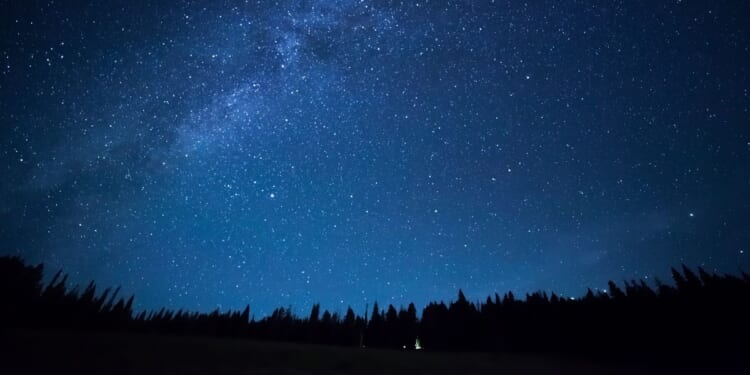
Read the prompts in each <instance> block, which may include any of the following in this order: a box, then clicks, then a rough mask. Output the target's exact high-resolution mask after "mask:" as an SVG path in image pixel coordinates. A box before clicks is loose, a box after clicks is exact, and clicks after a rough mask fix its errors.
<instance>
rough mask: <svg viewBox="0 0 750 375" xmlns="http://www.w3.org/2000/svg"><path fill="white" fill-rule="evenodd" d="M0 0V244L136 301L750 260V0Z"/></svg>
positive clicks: (324, 299)
mask: <svg viewBox="0 0 750 375" xmlns="http://www.w3.org/2000/svg"><path fill="white" fill-rule="evenodd" d="M78 3H79V2H66V1H58V2H52V1H49V2H44V1H38V2H26V1H0V4H1V5H2V9H4V11H3V12H2V13H3V15H2V16H1V17H2V18H1V20H2V34H0V35H2V46H1V47H0V59H1V60H2V61H0V90H1V91H0V110H1V111H2V112H1V113H0V124H1V126H2V127H1V128H0V135H1V136H2V137H1V138H0V145H1V146H2V151H1V153H0V168H2V172H0V173H1V175H2V178H1V179H0V222H1V223H2V226H1V227H0V245H1V246H2V247H1V248H0V252H2V253H3V254H15V255H20V256H22V257H24V258H25V259H27V260H28V261H31V262H44V263H45V264H46V265H47V266H48V267H49V269H50V270H57V269H59V268H62V269H64V270H65V271H67V272H69V273H71V280H73V282H78V283H84V282H87V281H88V280H91V279H94V280H97V282H98V283H99V284H100V285H121V286H122V287H123V290H124V291H126V292H127V293H135V295H136V301H137V304H138V307H139V308H147V309H152V308H157V307H160V306H167V307H171V308H189V309H196V310H202V311H205V310H209V309H214V308H216V307H220V308H222V309H228V308H240V307H243V306H244V305H245V304H247V303H249V304H250V305H251V307H252V309H253V311H254V312H255V314H256V315H258V316H262V315H264V314H267V313H268V312H270V311H271V309H272V308H273V307H276V306H287V305H292V306H293V308H295V311H298V312H301V313H304V311H305V310H306V309H307V308H308V307H309V305H310V304H312V303H313V302H320V303H321V304H322V305H323V306H325V307H326V308H329V309H332V310H338V311H340V312H343V311H345V309H346V307H347V306H349V305H351V306H352V307H354V308H355V309H356V310H357V311H360V312H361V311H362V310H364V306H365V304H367V303H370V304H372V302H373V301H376V300H377V301H378V302H380V303H381V304H387V303H393V304H394V305H397V306H398V305H399V304H407V303H409V302H411V301H414V302H416V303H417V304H418V305H423V304H424V303H426V302H427V301H429V300H433V299H450V298H454V296H455V295H456V292H457V290H458V288H463V290H464V292H465V293H466V294H467V296H469V297H470V298H472V299H480V298H484V297H485V296H486V295H487V294H489V293H494V292H496V291H497V292H500V293H503V292H505V291H507V290H513V291H515V292H516V293H525V292H531V291H535V290H538V289H543V290H554V291H556V292H558V293H562V294H564V295H580V294H583V293H584V292H585V290H586V289H585V288H587V287H591V288H592V289H593V288H603V287H605V286H606V281H607V280H609V279H614V280H616V281H621V280H623V279H647V281H651V280H653V279H654V277H659V276H660V277H662V279H665V280H667V279H668V271H669V267H670V266H677V265H680V264H681V263H685V264H687V265H689V266H703V267H706V268H707V269H710V270H716V271H719V272H736V271H737V270H738V268H740V267H744V268H745V269H748V266H750V258H749V257H748V253H747V252H748V250H750V234H748V233H750V220H748V217H750V200H748V198H747V192H748V191H750V167H749V166H750V128H749V127H748V125H749V124H750V121H749V120H750V111H749V110H750V97H749V96H748V95H749V94H748V91H749V90H750V79H749V77H748V68H747V66H748V61H750V41H749V37H748V36H750V30H748V26H747V23H746V20H747V16H748V15H750V12H749V10H750V9H749V8H748V5H746V4H744V2H726V3H725V2H693V1H669V2H667V1H664V2H658V3H654V2H650V1H644V2H639V1H627V2H624V3H621V2H603V3H597V4H594V3H591V2H580V3H577V2H573V1H566V2H557V1H549V2H541V1H540V2H530V3H527V4H523V3H522V2H518V1H499V0H498V1H431V2H430V1H425V2H404V3H400V2H392V1H369V0H361V1H360V0H358V1H346V0H340V1H314V0H310V1H276V2H271V1H258V2H247V1H246V2H240V1H236V2H227V1H208V0H206V1H184V2H179V1H153V0H151V1H137V2H133V1H96V2H93V1H92V2H91V3H92V4H89V5H86V6H82V5H80V4H78Z"/></svg>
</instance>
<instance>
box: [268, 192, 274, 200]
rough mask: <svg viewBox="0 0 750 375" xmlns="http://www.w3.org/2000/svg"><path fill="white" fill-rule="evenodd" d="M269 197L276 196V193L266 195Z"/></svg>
mask: <svg viewBox="0 0 750 375" xmlns="http://www.w3.org/2000/svg"><path fill="white" fill-rule="evenodd" d="M268 196H269V197H270V198H271V199H273V198H276V193H271V194H269V195H268Z"/></svg>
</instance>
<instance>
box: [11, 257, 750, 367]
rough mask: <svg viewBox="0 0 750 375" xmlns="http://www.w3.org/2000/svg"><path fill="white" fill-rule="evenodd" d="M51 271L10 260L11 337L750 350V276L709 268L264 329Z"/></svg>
mask: <svg viewBox="0 0 750 375" xmlns="http://www.w3.org/2000/svg"><path fill="white" fill-rule="evenodd" d="M43 277H44V267H43V265H41V264H40V265H37V266H30V265H27V264H25V263H24V261H23V260H22V259H20V258H18V257H10V256H5V257H0V301H2V308H0V321H1V322H2V325H3V329H5V330H8V329H31V330H58V331H59V330H63V331H71V330H72V331H85V332H130V333H159V334H168V335H199V336H218V337H231V338H251V339H256V340H273V341H287V342H297V343H315V344H328V345H342V346H354V347H356V346H363V347H376V348H393V349H401V350H403V349H409V350H413V349H415V344H416V343H418V344H419V346H421V347H422V348H424V349H426V350H430V351H486V352H535V353H552V354H560V355H574V356H585V357H591V356H595V357H596V358H598V359H601V358H604V359H618V360H633V359H634V358H637V359H638V360H644V361H669V362H674V361H680V362H683V363H686V362H690V363H705V364H711V365H713V364H715V363H717V361H723V360H726V359H731V358H738V357H741V356H742V355H745V354H747V353H748V349H750V345H749V343H750V341H749V340H748V337H750V335H749V334H750V320H749V317H750V303H748V301H750V275H748V274H746V273H744V272H742V273H741V275H740V276H734V275H718V274H715V273H709V272H707V271H705V270H704V269H702V268H698V269H697V271H693V270H691V269H690V268H688V267H686V266H684V265H683V266H682V267H681V270H679V271H678V270H677V269H672V279H673V284H672V283H670V285H668V284H665V283H662V282H660V281H659V280H656V281H655V286H654V287H650V286H649V285H647V284H646V283H645V282H644V281H643V280H640V281H628V282H625V283H624V285H623V286H622V287H620V286H618V285H616V284H615V283H614V282H612V281H610V282H609V288H608V290H607V292H606V293H605V292H603V291H597V292H594V291H592V290H591V289H589V290H588V292H587V293H586V295H585V296H583V297H581V298H563V297H560V296H558V295H557V294H555V293H551V294H547V293H546V292H536V293H532V294H527V295H526V296H525V298H523V299H520V298H518V299H517V298H516V297H515V296H514V295H513V293H511V292H508V293H506V294H504V295H502V296H500V295H498V294H495V295H493V296H488V297H487V298H486V299H485V300H484V301H478V302H471V301H469V300H468V299H467V298H466V297H465V296H464V294H463V292H462V291H460V290H459V291H458V296H457V299H456V300H455V301H450V302H447V303H446V302H443V301H439V302H432V303H429V304H428V305H427V306H426V307H424V309H423V310H422V313H421V317H420V316H418V313H417V308H416V306H415V305H414V304H413V303H411V304H409V305H408V306H407V307H400V308H396V307H395V306H393V305H388V306H387V307H385V306H383V307H381V305H379V304H377V303H374V304H373V305H372V307H371V308H370V309H368V311H367V312H366V313H365V314H364V316H362V315H358V314H356V313H355V311H354V310H353V309H352V308H351V307H349V308H348V309H347V311H346V313H345V314H344V315H343V316H341V315H339V314H338V313H335V312H333V313H332V312H330V311H328V310H323V311H322V312H321V306H320V305H319V304H315V305H313V306H312V308H311V310H310V313H309V315H308V314H306V315H305V316H297V315H295V314H294V313H293V312H292V309H291V307H287V308H284V307H280V308H277V309H275V310H274V311H273V313H272V314H270V315H269V316H267V317H263V318H261V319H258V320H256V319H254V318H253V317H252V316H251V310H250V306H247V307H245V309H244V310H241V311H226V312H221V311H219V310H215V311H213V312H210V313H202V312H191V311H184V310H177V311H174V310H168V309H165V308H162V309H161V310H158V311H143V312H139V313H136V312H134V311H133V301H134V297H133V296H129V297H125V296H121V295H120V289H119V288H117V289H111V288H107V289H104V290H102V291H101V292H100V291H99V288H98V287H97V285H96V284H95V283H94V282H91V283H90V284H88V285H87V286H86V287H85V288H82V287H80V286H74V287H72V288H71V287H69V285H68V284H69V282H68V277H67V276H66V275H64V274H63V273H62V272H57V273H56V274H55V275H54V277H52V279H51V281H49V282H48V283H44V282H43Z"/></svg>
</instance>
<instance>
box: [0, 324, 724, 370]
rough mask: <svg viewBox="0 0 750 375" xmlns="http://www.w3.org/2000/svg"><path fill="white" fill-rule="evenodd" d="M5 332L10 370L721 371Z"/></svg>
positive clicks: (511, 356) (4, 365)
mask: <svg viewBox="0 0 750 375" xmlns="http://www.w3.org/2000/svg"><path fill="white" fill-rule="evenodd" d="M3 336H4V338H3V340H2V348H1V349H2V356H3V357H5V359H3V360H2V364H0V373H3V374H29V373H35V374H61V373H62V374H68V373H73V374H105V373H106V374H568V373H569V374H604V373H606V374H644V373H653V374H684V373H696V374H699V373H716V371H704V372H701V371H686V370H679V371H677V370H673V371H667V370H663V369H662V370H655V369H648V368H645V367H643V366H641V367H628V368H619V367H620V366H616V365H607V364H603V363H600V364H592V363H585V362H581V361H573V360H568V359H564V358H557V357H543V356H536V355H519V354H507V355H501V354H483V353H431V352H425V351H421V352H414V351H390V350H377V349H358V348H340V347H326V346H316V345H298V344H286V343H267V342H258V341H250V340H240V339H237V340H231V339H214V338H202V337H175V336H159V335H137V334H80V333H60V332H56V333H48V332H45V333H38V332H13V333H10V334H8V333H6V334H4V335H3ZM726 373H731V372H726Z"/></svg>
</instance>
